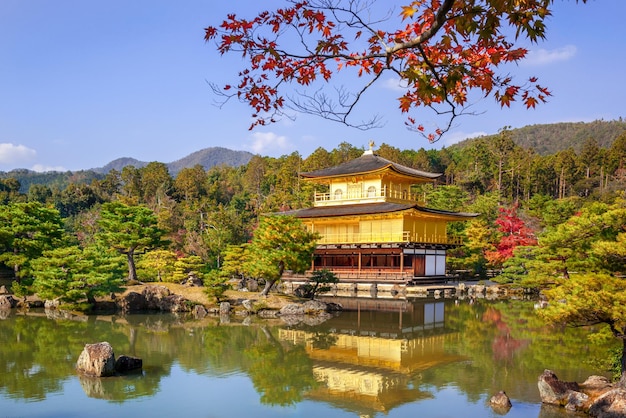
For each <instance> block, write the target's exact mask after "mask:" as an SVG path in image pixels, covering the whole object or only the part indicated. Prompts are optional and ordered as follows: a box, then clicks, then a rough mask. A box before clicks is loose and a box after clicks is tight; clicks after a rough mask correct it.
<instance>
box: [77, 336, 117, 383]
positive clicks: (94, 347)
mask: <svg viewBox="0 0 626 418" xmlns="http://www.w3.org/2000/svg"><path fill="white" fill-rule="evenodd" d="M76 369H77V370H78V371H79V372H80V373H83V374H85V375H87V376H95V377H103V376H113V375H114V374H115V354H114V353H113V347H111V344H109V343H108V342H106V341H105V342H100V343H95V344H85V348H84V349H83V352H82V353H80V356H79V357H78V361H77V362H76Z"/></svg>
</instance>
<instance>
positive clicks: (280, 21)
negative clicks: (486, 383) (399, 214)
mask: <svg viewBox="0 0 626 418" xmlns="http://www.w3.org/2000/svg"><path fill="white" fill-rule="evenodd" d="M287 3H288V5H289V6H288V7H285V8H279V9H277V10H272V11H264V12H261V13H259V14H258V15H257V16H255V17H253V18H251V19H247V18H242V17H240V16H237V15H235V14H230V15H228V16H227V17H226V19H225V20H224V21H223V22H222V23H221V24H219V25H217V26H209V27H207V28H206V29H205V39H206V41H214V42H215V43H216V47H217V51H218V52H219V53H220V54H226V53H236V54H241V56H242V57H243V58H244V66H243V68H242V69H241V71H240V72H239V73H238V75H237V76H238V80H237V81H236V82H235V83H233V84H228V85H225V86H219V87H217V88H216V87H214V89H216V90H218V91H219V92H220V93H221V94H222V95H223V97H224V98H226V99H229V98H233V97H235V98H237V99H239V100H241V101H243V102H245V103H247V104H248V105H249V106H250V107H251V108H252V110H253V118H254V121H253V123H252V125H251V128H253V127H255V126H257V125H265V124H267V123H271V122H274V121H276V120H277V117H280V116H281V115H283V114H284V113H283V112H284V110H285V108H290V109H295V110H297V111H301V112H307V113H312V114H316V115H319V116H322V117H325V118H327V119H331V120H335V121H338V122H341V123H344V124H347V125H350V126H357V127H359V128H367V127H371V126H374V125H375V124H376V123H377V121H378V119H377V117H376V116H374V117H372V119H369V120H366V121H362V122H361V121H359V122H353V119H354V118H353V113H354V108H355V106H356V105H357V103H358V102H359V100H360V99H361V97H362V95H363V94H364V93H365V92H366V91H367V90H368V89H369V88H370V87H371V86H372V85H373V84H374V83H375V82H376V81H379V80H380V79H381V76H382V75H383V74H388V75H389V76H390V77H393V78H394V79H398V80H399V82H400V85H402V86H403V87H404V89H403V93H402V94H401V95H400V96H399V97H398V98H397V107H398V108H399V110H400V111H401V112H402V113H404V114H406V116H407V119H406V124H407V125H408V126H409V127H410V128H412V129H415V130H416V131H420V132H424V131H425V130H424V127H423V126H422V125H421V124H420V123H419V122H418V121H417V120H416V119H415V116H414V115H412V111H414V110H415V108H418V107H424V106H426V107H431V108H433V109H434V110H435V111H436V112H437V113H438V114H443V115H445V116H446V120H447V125H446V126H443V127H442V128H437V129H435V130H434V132H431V133H430V134H426V133H425V135H427V136H428V138H429V139H430V140H431V141H433V140H436V139H438V137H439V136H440V135H441V134H442V133H443V132H444V131H445V130H446V129H448V128H449V127H450V124H451V122H452V120H453V119H454V118H455V117H457V116H459V115H460V114H463V113H467V112H466V109H467V106H468V105H469V104H471V103H470V99H469V96H470V93H471V92H472V91H477V92H479V95H480V96H485V97H486V96H492V97H493V98H494V99H495V100H496V101H497V102H498V103H499V104H500V105H501V106H510V105H511V103H512V102H514V101H517V100H519V101H521V102H522V103H523V104H524V105H525V106H526V107H527V108H534V107H535V106H536V105H537V104H538V103H540V102H544V101H546V98H547V97H548V96H549V95H550V92H549V91H548V90H547V89H546V88H545V87H543V86H541V85H540V84H539V83H538V80H537V78H535V77H531V78H530V79H528V80H526V81H524V82H522V83H518V82H515V81H514V80H513V78H512V77H511V76H510V75H509V74H508V73H506V72H504V71H503V73H502V74H500V73H499V72H498V70H499V69H500V67H501V66H503V65H504V64H507V63H516V62H519V61H520V60H522V59H523V58H524V57H525V56H526V53H527V50H526V49H525V48H523V47H519V46H516V42H518V41H519V40H520V39H528V40H530V41H532V42H536V41H538V40H540V39H542V38H544V36H545V25H544V21H545V19H546V18H547V17H548V16H550V14H551V11H550V6H551V3H552V0H524V1H519V0H415V1H411V2H409V3H407V4H406V5H403V6H401V7H400V8H399V9H396V10H394V11H392V12H390V11H389V9H388V7H389V6H388V5H387V4H386V2H385V5H384V6H382V5H380V4H377V3H376V2H361V1H342V0H303V1H288V2H287ZM377 15H380V17H375V16H377ZM349 70H353V73H351V75H350V76H351V77H353V76H354V75H356V77H357V79H358V80H362V81H361V82H360V83H359V85H358V87H356V89H355V90H354V91H350V92H349V91H346V90H344V89H343V88H335V90H334V91H335V92H336V93H337V99H336V100H333V99H331V98H330V97H329V96H328V95H327V93H326V92H324V89H325V88H326V87H327V85H328V83H330V81H331V80H333V79H337V78H339V73H341V72H345V71H349ZM344 79H345V78H344ZM340 80H341V79H340ZM316 82H322V84H321V86H320V85H319V84H317V85H316V86H315V87H313V85H314V84H315V83H316ZM288 85H291V87H303V88H306V87H312V88H314V89H315V92H314V93H307V92H306V91H307V90H304V92H300V93H298V94H296V95H294V96H289V94H290V93H293V90H289V87H288ZM330 90H332V89H330Z"/></svg>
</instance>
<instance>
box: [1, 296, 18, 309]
mask: <svg viewBox="0 0 626 418" xmlns="http://www.w3.org/2000/svg"><path fill="white" fill-rule="evenodd" d="M16 306H17V300H16V299H15V298H14V297H13V296H12V295H0V310H9V309H12V308H15V307H16Z"/></svg>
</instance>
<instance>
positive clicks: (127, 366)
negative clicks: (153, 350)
mask: <svg viewBox="0 0 626 418" xmlns="http://www.w3.org/2000/svg"><path fill="white" fill-rule="evenodd" d="M142 367H143V361H142V360H141V359H140V358H137V357H131V356H119V357H118V358H117V360H116V361H115V371H117V372H119V373H126V372H130V371H132V370H140V369H141V368H142Z"/></svg>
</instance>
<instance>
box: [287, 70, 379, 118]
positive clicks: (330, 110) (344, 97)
mask: <svg viewBox="0 0 626 418" xmlns="http://www.w3.org/2000/svg"><path fill="white" fill-rule="evenodd" d="M379 77H380V74H378V75H376V76H375V77H374V78H373V79H372V80H370V81H369V82H368V83H367V84H366V85H365V86H364V87H363V89H361V90H360V91H358V92H357V93H349V92H348V91H346V90H345V89H344V88H343V87H339V88H335V92H336V93H337V103H338V104H335V103H334V102H333V101H332V100H330V99H329V98H328V96H327V95H326V94H325V93H323V91H322V89H319V90H317V91H316V92H315V93H314V94H313V95H312V96H311V95H307V94H305V93H304V92H299V93H298V96H299V97H304V98H306V99H307V100H306V102H303V101H301V100H298V99H297V98H290V99H289V100H290V102H291V104H292V108H293V109H294V110H296V111H299V112H302V113H306V114H310V115H314V116H320V117H322V118H324V119H328V120H331V121H334V122H340V123H342V124H344V125H346V126H349V127H352V128H357V129H359V130H368V129H373V128H381V127H383V125H384V124H382V123H381V121H382V116H380V115H379V114H376V115H374V116H372V117H371V118H370V119H369V120H364V121H362V122H361V123H357V124H355V123H352V122H350V121H349V117H350V115H351V113H352V111H353V110H354V108H355V106H356V105H357V103H358V102H359V100H360V98H361V96H362V95H363V94H364V93H365V91H366V90H367V89H369V88H370V87H371V86H372V85H373V84H374V82H375V81H376V80H377V79H378V78H379ZM340 109H345V110H340Z"/></svg>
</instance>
